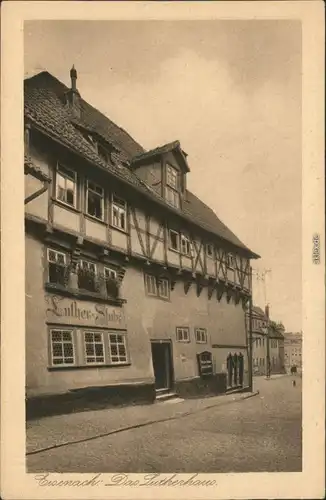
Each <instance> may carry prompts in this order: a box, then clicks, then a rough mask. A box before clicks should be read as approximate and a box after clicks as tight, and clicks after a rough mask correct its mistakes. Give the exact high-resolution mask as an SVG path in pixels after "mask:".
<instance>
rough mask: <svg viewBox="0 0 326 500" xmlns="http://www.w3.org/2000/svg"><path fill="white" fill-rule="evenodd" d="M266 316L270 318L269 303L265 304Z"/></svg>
mask: <svg viewBox="0 0 326 500" xmlns="http://www.w3.org/2000/svg"><path fill="white" fill-rule="evenodd" d="M265 316H266V318H267V319H269V304H267V305H266V306H265Z"/></svg>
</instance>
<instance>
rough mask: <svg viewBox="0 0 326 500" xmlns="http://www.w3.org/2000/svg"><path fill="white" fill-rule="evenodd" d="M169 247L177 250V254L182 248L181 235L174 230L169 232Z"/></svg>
mask: <svg viewBox="0 0 326 500" xmlns="http://www.w3.org/2000/svg"><path fill="white" fill-rule="evenodd" d="M169 247H170V248H171V250H176V251H177V252H178V251H179V248H180V235H179V233H177V232H176V231H173V230H172V229H170V231H169Z"/></svg>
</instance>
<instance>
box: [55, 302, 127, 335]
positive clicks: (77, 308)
mask: <svg viewBox="0 0 326 500" xmlns="http://www.w3.org/2000/svg"><path fill="white" fill-rule="evenodd" d="M46 301H47V303H48V307H47V310H46V315H47V319H48V320H49V321H51V322H53V323H65V324H74V325H89V326H101V327H111V328H113V327H116V328H124V327H125V324H124V315H123V310H122V308H120V307H112V306H108V305H106V304H97V303H93V302H83V301H79V300H71V299H67V298H65V297H60V296H58V295H47V296H46Z"/></svg>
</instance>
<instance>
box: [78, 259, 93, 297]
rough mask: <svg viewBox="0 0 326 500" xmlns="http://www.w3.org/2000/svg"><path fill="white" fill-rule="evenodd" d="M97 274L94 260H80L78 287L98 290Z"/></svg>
mask: <svg viewBox="0 0 326 500" xmlns="http://www.w3.org/2000/svg"><path fill="white" fill-rule="evenodd" d="M96 274H97V269H96V264H94V262H89V261H87V260H80V261H79V264H78V288H81V289H83V290H88V291H89V292H96V291H98V286H97V279H96Z"/></svg>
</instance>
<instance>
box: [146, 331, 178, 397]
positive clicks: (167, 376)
mask: <svg viewBox="0 0 326 500" xmlns="http://www.w3.org/2000/svg"><path fill="white" fill-rule="evenodd" d="M151 345H152V360H153V369H154V376H155V389H156V390H157V391H159V390H162V389H171V387H172V382H173V371H172V367H173V365H172V349H171V341H169V340H153V341H152V342H151Z"/></svg>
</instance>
